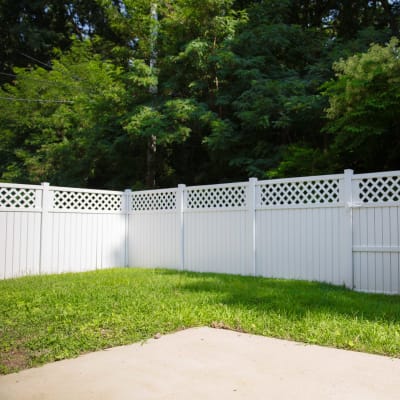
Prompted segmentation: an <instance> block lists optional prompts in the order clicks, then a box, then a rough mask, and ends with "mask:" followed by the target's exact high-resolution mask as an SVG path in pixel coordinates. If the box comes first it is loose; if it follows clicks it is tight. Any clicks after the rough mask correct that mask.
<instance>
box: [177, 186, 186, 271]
mask: <svg viewBox="0 0 400 400" xmlns="http://www.w3.org/2000/svg"><path fill="white" fill-rule="evenodd" d="M185 191H186V185H184V184H179V185H178V192H177V202H176V211H177V214H179V236H180V237H179V247H180V254H179V257H180V268H181V269H182V270H184V269H185V219H184V211H185V207H186V204H185Z"/></svg>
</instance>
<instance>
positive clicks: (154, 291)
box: [0, 268, 400, 373]
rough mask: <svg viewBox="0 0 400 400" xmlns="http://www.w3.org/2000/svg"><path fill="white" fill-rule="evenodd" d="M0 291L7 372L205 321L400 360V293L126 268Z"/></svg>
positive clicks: (33, 280) (0, 336)
mask: <svg viewBox="0 0 400 400" xmlns="http://www.w3.org/2000/svg"><path fill="white" fill-rule="evenodd" d="M0 293H1V297H0V372H1V373H9V372H12V371H17V370H19V369H23V368H28V367H30V366H35V365H40V364H43V363H46V362H49V361H53V360H60V359H64V358H69V357H74V356H77V355H79V354H81V353H84V352H88V351H93V350H98V349H102V348H107V347H112V346H116V345H121V344H127V343H132V342H136V341H140V340H143V339H146V338H149V337H152V336H153V335H154V334H156V333H158V332H160V333H161V334H163V333H168V332H173V331H175V330H178V329H183V328H188V327H193V326H203V325H206V326H218V327H226V328H230V329H236V330H241V331H244V332H251V333H255V334H260V335H266V336H271V337H277V338H284V339H290V340H297V341H302V342H306V343H314V344H320V345H327V346H333V347H339V348H345V349H352V350H358V351H365V352H371V353H377V354H385V355H391V356H394V357H400V296H385V295H373V294H363V293H356V292H353V291H349V290H346V289H343V288H339V287H334V286H330V285H326V284H320V283H315V282H299V281H284V280H272V279H264V278H253V277H241V276H233V275H218V274H198V273H189V272H178V271H170V270H152V269H134V268H132V269H127V268H126V269H111V270H103V271H96V272H86V273H80V274H63V275H49V276H37V277H26V278H20V279H12V280H6V281H0Z"/></svg>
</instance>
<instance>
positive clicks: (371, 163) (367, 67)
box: [324, 38, 400, 170]
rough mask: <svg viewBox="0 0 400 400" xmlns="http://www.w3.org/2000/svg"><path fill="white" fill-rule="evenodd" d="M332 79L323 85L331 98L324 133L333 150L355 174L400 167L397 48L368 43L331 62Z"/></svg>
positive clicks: (399, 62) (394, 44)
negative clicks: (362, 50) (364, 49)
mask: <svg viewBox="0 0 400 400" xmlns="http://www.w3.org/2000/svg"><path fill="white" fill-rule="evenodd" d="M334 69H335V72H336V79H335V80H332V81H330V82H328V83H326V84H325V85H324V88H325V95H326V96H328V97H329V108H328V109H327V117H328V118H329V120H330V121H329V122H328V124H327V127H326V129H327V131H328V132H329V133H331V134H333V135H335V138H334V143H333V145H332V151H335V152H337V153H338V154H339V155H340V157H341V158H342V160H344V161H345V162H346V163H348V164H350V165H351V166H353V167H354V168H357V169H358V170H371V169H376V168H381V169H382V168H383V169H391V168H396V167H398V166H399V163H400V157H399V154H400V121H399V118H398V108H399V101H400V78H399V77H400V48H399V41H398V39H395V38H393V39H392V40H391V41H390V43H388V44H387V46H380V45H377V44H375V45H372V46H371V47H370V49H369V50H368V52H366V53H362V54H356V55H354V56H352V57H350V58H348V59H347V60H341V61H338V62H337V63H335V64H334Z"/></svg>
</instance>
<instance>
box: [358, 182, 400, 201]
mask: <svg viewBox="0 0 400 400" xmlns="http://www.w3.org/2000/svg"><path fill="white" fill-rule="evenodd" d="M358 189H359V193H358V195H359V199H360V201H361V202H362V203H389V202H399V201H400V176H399V175H397V176H381V177H371V178H362V179H360V180H359V181H358Z"/></svg>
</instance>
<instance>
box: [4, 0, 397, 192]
mask: <svg viewBox="0 0 400 400" xmlns="http://www.w3.org/2000/svg"><path fill="white" fill-rule="evenodd" d="M399 24H400V2H399V1H366V0H357V1H332V0H309V1H296V0H280V1H275V0H264V1H262V0H258V1H256V0H236V1H235V0H202V1H195V0H71V1H60V0H29V1H28V0H12V1H11V0H0V83H1V89H0V180H2V181H10V182H29V183H38V182H41V181H49V182H51V183H52V184H53V185H63V186H83V187H96V188H116V189H123V188H134V189H136V188H143V187H167V186H174V185H176V184H178V183H186V184H203V183H218V182H225V181H236V180H245V179H247V178H248V177H249V176H255V177H258V178H264V179H265V178H270V177H285V176H295V175H297V176H298V175H315V174H321V173H334V172H338V171H342V170H343V169H344V168H354V169H356V171H357V172H367V171H378V170H390V169H399V168H400V113H399V109H400V46H399V41H398V37H399Z"/></svg>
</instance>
